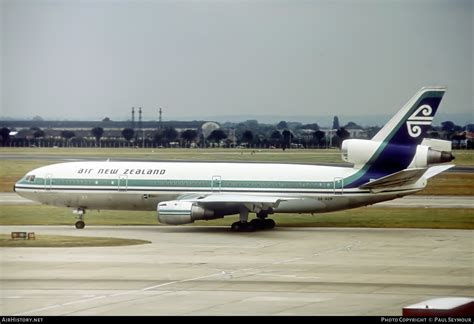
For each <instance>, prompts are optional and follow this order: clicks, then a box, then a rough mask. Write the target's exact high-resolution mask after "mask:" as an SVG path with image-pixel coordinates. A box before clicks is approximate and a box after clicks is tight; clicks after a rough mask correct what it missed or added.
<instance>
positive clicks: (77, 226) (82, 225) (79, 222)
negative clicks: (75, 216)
mask: <svg viewBox="0 0 474 324" xmlns="http://www.w3.org/2000/svg"><path fill="white" fill-rule="evenodd" d="M85 226H86V223H84V222H83V221H77V222H76V228H77V229H83V228H84V227H85Z"/></svg>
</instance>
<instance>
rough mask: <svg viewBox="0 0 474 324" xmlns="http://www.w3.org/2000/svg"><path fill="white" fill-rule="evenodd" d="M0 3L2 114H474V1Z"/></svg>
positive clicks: (57, 0)
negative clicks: (425, 94)
mask: <svg viewBox="0 0 474 324" xmlns="http://www.w3.org/2000/svg"><path fill="white" fill-rule="evenodd" d="M0 2H1V3H2V6H1V7H0V10H1V12H0V19H1V31H0V35H1V42H0V52H1V54H2V60H1V63H2V64H1V67H0V68H1V70H0V72H1V76H2V78H1V87H0V89H1V93H0V96H1V107H0V108H1V111H0V117H21V118H31V117H33V116H35V115H40V116H42V117H44V118H48V119H82V120H87V119H93V120H98V119H102V118H104V117H106V116H109V117H111V118H112V119H115V120H119V119H124V120H125V119H129V118H130V109H131V107H132V106H135V107H139V106H141V107H142V108H143V111H144V119H146V120H154V119H157V111H158V108H159V107H163V110H164V119H165V120H169V119H172V118H189V117H196V118H199V117H200V116H203V117H206V118H207V119H209V117H212V116H218V115H221V116H222V115H226V116H229V115H231V116H232V115H235V116H237V117H236V118H235V119H236V120H241V119H242V118H239V116H249V115H252V116H255V115H257V116H258V115H276V116H293V117H298V116H301V117H302V118H307V117H306V116H321V115H334V114H336V115H337V114H339V115H355V114H361V115H367V114H392V113H395V112H396V111H397V110H398V109H399V108H400V107H401V105H403V104H404V103H405V102H406V101H407V100H408V99H409V98H410V97H411V96H412V95H413V94H414V93H415V92H416V91H417V90H418V89H419V88H420V87H422V86H424V85H446V86H447V87H448V91H447V94H446V95H445V98H444V99H443V102H442V106H441V108H440V111H442V112H444V113H465V114H468V113H470V114H471V117H472V115H473V111H474V105H473V101H474V100H473V74H474V64H473V47H474V45H473V29H474V25H473V10H474V9H473V3H474V1H472V0H466V1H461V0H459V1H458V0H444V1H436V0H433V1H421V0H406V1H298V0H287V1H283V0H282V1H230V0H227V1H138V0H136V1H133V0H129V1H121V0H116V1H112V0H108V1H98V0H96V1H92V0H82V1H79V0H69V1H66V0H55V1H52V0H50V1H46V0H35V1H32V0H28V1H24V0H16V1H13V0H11V1H10V0H3V1H2V0H0ZM302 121H303V122H305V121H308V120H302ZM308 122H309V121H308ZM471 122H472V118H471Z"/></svg>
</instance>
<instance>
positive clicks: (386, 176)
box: [15, 87, 454, 231]
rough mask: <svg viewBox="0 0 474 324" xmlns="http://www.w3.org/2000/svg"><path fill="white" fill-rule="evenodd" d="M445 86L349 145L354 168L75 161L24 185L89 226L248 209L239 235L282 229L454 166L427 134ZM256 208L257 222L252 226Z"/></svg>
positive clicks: (410, 187)
mask: <svg viewBox="0 0 474 324" xmlns="http://www.w3.org/2000/svg"><path fill="white" fill-rule="evenodd" d="M445 90H446V89H445V88H443V87H427V88H423V89H421V90H420V91H419V92H418V93H417V94H416V95H415V96H414V97H413V98H412V99H410V100H409V101H408V103H407V104H406V105H405V106H404V107H403V108H402V109H401V110H400V111H399V112H398V113H397V114H396V115H395V116H394V117H393V118H392V119H391V120H390V121H389V122H388V123H387V124H386V125H385V126H384V127H383V128H382V129H381V130H380V131H379V132H378V133H377V134H376V135H375V136H374V137H373V138H372V139H371V140H361V139H349V140H346V141H344V142H343V143H342V158H343V159H344V160H345V161H347V162H350V163H352V164H353V167H331V166H318V165H295V164H273V163H271V164H270V163H194V162H168V163H165V162H109V161H107V162H70V163H60V164H54V165H49V166H45V167H42V168H38V169H35V170H33V171H31V172H28V174H26V175H25V176H24V177H23V178H22V179H21V180H20V181H18V182H17V183H16V185H15V191H16V192H17V193H18V194H19V195H21V196H23V197H26V198H28V199H31V200H35V201H38V202H41V203H43V204H48V205H56V206H63V207H69V208H73V209H74V212H75V214H76V217H77V222H76V227H77V228H84V226H85V223H84V214H85V212H86V210H87V209H98V210H100V209H124V210H156V211H157V212H158V220H159V221H160V222H162V223H165V224H172V225H180V224H187V223H192V222H194V221H196V220H209V219H216V218H222V217H224V216H226V215H233V214H239V215H240V221H238V222H235V223H233V224H232V229H233V230H235V231H243V230H256V229H267V228H273V227H274V226H275V222H274V221H273V220H272V219H270V218H268V216H269V215H271V214H273V213H324V212H330V211H336V210H342V209H348V208H355V207H360V206H365V205H370V204H375V203H378V202H381V201H386V200H391V199H395V198H398V197H402V196H405V195H409V194H413V193H415V192H417V191H420V190H422V189H423V188H424V187H425V186H426V183H427V180H428V179H429V178H431V177H433V176H435V175H437V174H439V173H441V172H443V171H445V170H447V169H449V168H451V167H452V166H453V165H452V164H447V162H451V161H452V160H453V158H454V157H453V156H452V154H451V149H450V147H451V146H450V145H449V146H448V147H449V149H446V147H447V145H446V143H445V141H439V140H425V139H424V137H425V135H426V131H427V129H428V127H429V126H430V125H431V122H432V120H433V117H434V115H435V113H436V111H437V109H438V107H439V104H440V102H441V99H442V97H443V95H444V93H445ZM443 148H444V149H443ZM251 213H255V215H256V218H254V219H252V220H251V221H250V222H249V217H250V214H251Z"/></svg>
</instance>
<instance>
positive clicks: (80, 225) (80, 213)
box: [73, 208, 86, 229]
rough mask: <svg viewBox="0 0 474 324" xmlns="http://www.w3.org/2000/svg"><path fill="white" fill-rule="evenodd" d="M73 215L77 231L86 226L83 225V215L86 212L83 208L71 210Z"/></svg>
mask: <svg viewBox="0 0 474 324" xmlns="http://www.w3.org/2000/svg"><path fill="white" fill-rule="evenodd" d="M73 213H74V214H75V215H76V220H77V221H76V223H75V224H74V225H75V226H76V228H77V229H83V228H84V227H85V226H86V223H84V214H85V213H86V210H85V209H84V208H77V209H75V210H73Z"/></svg>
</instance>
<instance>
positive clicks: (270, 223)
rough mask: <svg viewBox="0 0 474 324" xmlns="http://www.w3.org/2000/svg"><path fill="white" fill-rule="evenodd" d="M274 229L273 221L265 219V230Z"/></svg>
mask: <svg viewBox="0 0 474 324" xmlns="http://www.w3.org/2000/svg"><path fill="white" fill-rule="evenodd" d="M272 228H275V221H274V220H273V219H271V218H269V219H265V229H272Z"/></svg>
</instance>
